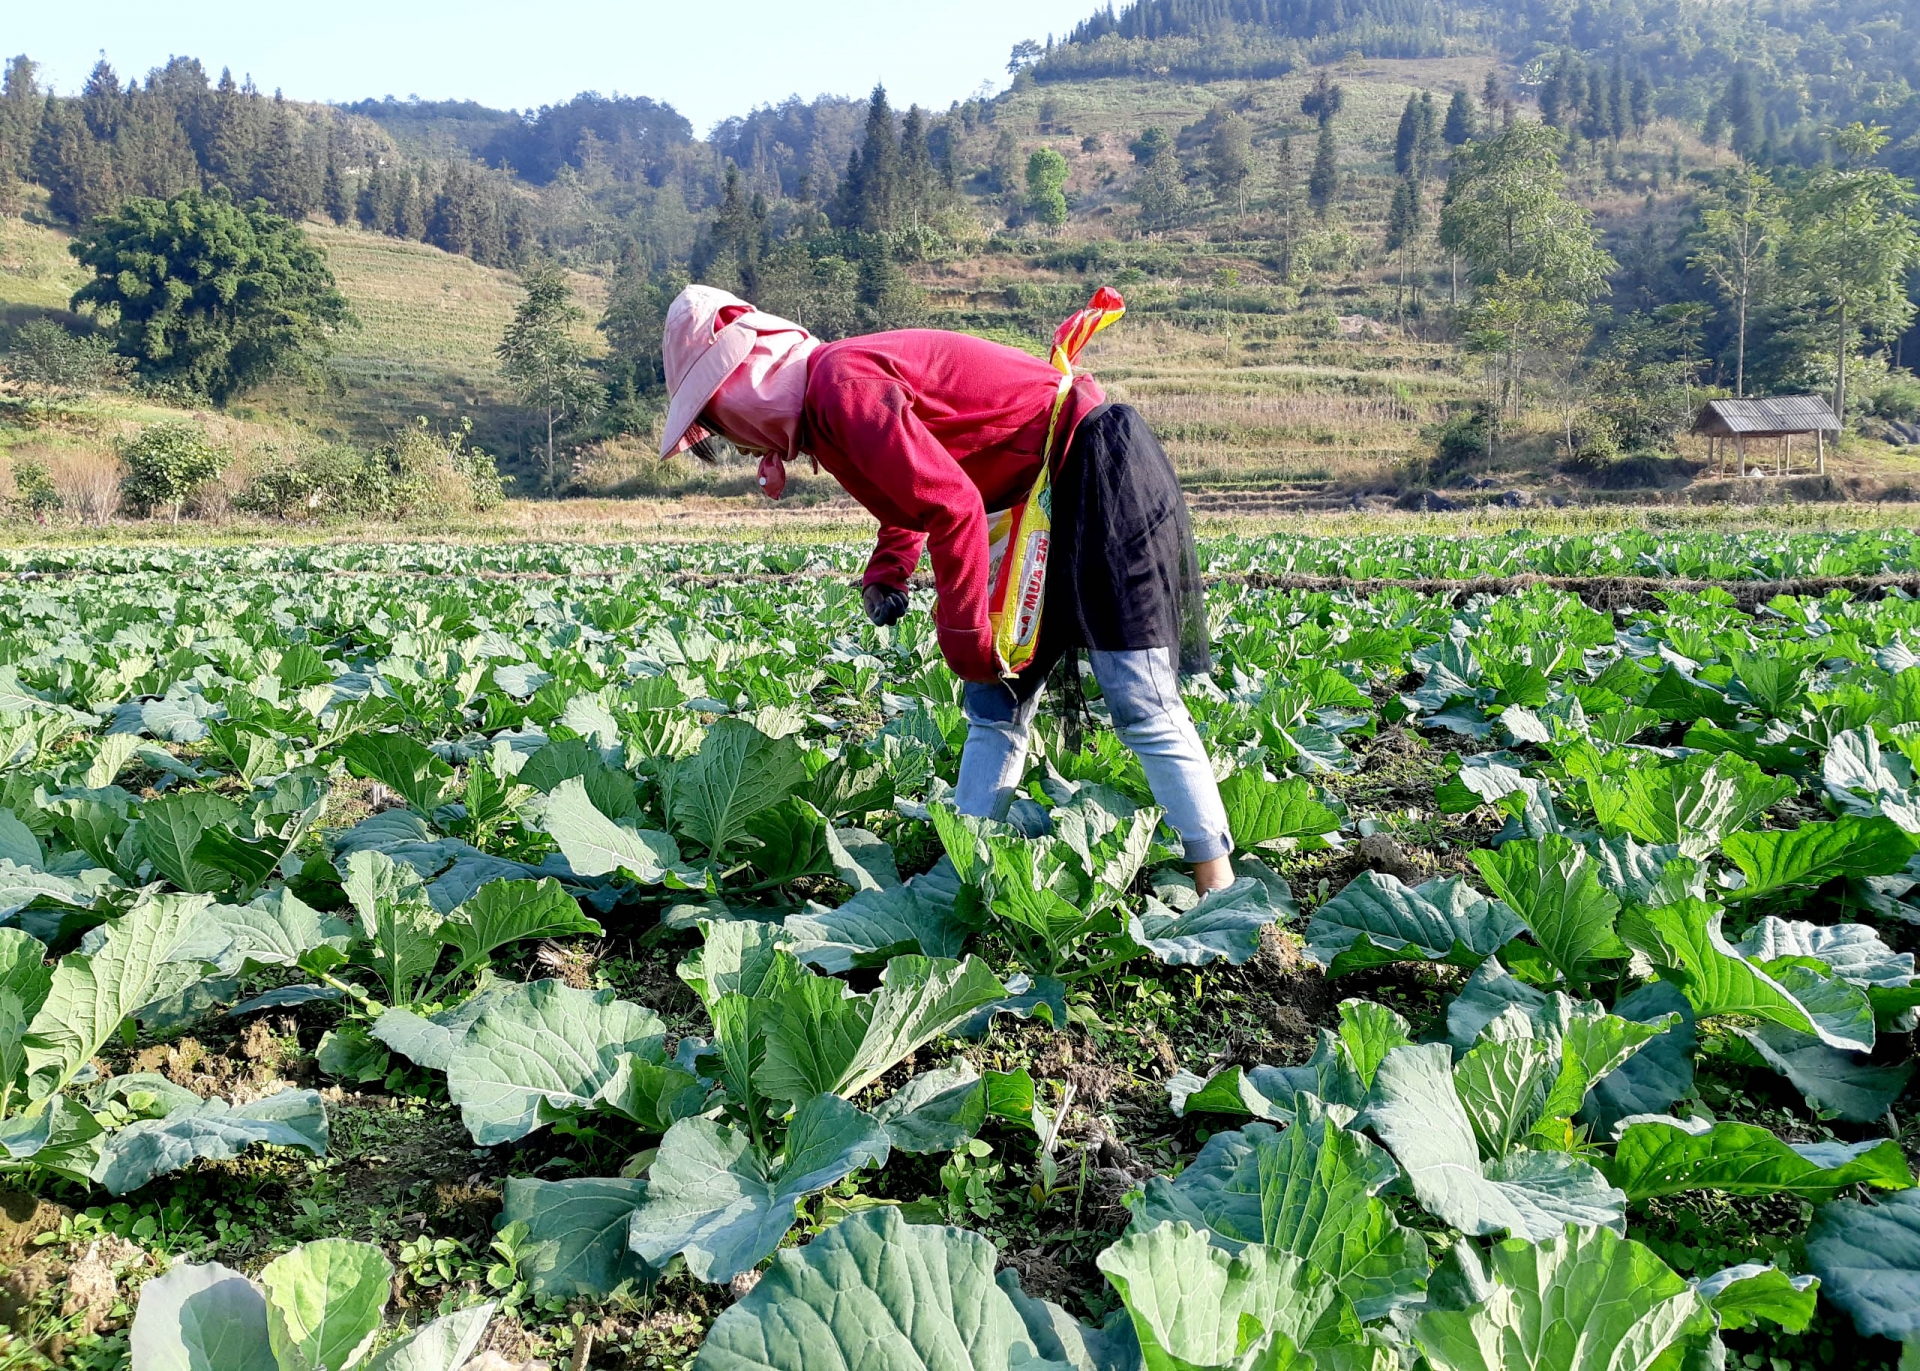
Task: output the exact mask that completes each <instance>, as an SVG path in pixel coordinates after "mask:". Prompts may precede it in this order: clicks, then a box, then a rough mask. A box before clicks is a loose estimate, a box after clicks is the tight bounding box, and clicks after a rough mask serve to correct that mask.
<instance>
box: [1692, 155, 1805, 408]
mask: <svg viewBox="0 0 1920 1371" xmlns="http://www.w3.org/2000/svg"><path fill="white" fill-rule="evenodd" d="M1785 231H1786V222H1785V220H1784V218H1783V217H1782V214H1781V203H1780V192H1779V189H1778V188H1777V187H1776V186H1775V185H1774V184H1773V179H1772V178H1771V177H1769V176H1768V175H1767V173H1766V172H1764V171H1760V170H1758V169H1757V168H1754V167H1749V166H1744V165H1743V166H1739V167H1735V168H1732V169H1731V170H1729V171H1728V172H1727V173H1726V174H1725V175H1723V176H1722V177H1721V179H1720V183H1719V184H1718V185H1717V186H1715V187H1714V188H1713V190H1712V191H1711V192H1710V194H1709V195H1708V196H1707V198H1706V199H1705V200H1704V202H1703V204H1702V207H1701V211H1700V224H1699V227H1698V228H1697V229H1696V230H1695V231H1694V242H1695V244H1696V246H1695V249H1694V252H1693V255H1692V256H1691V257H1689V258H1688V259H1687V263H1688V265H1689V266H1691V267H1693V269H1694V270H1696V271H1698V272H1699V273H1700V274H1701V275H1703V276H1705V277H1706V278H1707V279H1708V280H1709V281H1711V282H1713V286H1714V289H1715V290H1717V291H1719V292H1720V298H1721V299H1722V300H1724V301H1726V304H1727V308H1728V309H1730V310H1732V311H1733V328H1734V354H1733V356H1734V361H1733V393H1734V394H1735V395H1736V396H1744V395H1745V394H1746V393H1747V317H1748V315H1749V313H1750V312H1751V311H1752V309H1753V307H1754V305H1755V304H1757V303H1758V302H1759V297H1760V294H1761V292H1762V291H1763V290H1764V289H1765V288H1766V285H1767V283H1768V282H1769V280H1770V279H1771V277H1772V274H1773V267H1774V263H1775V260H1776V258H1777V256H1778V253H1779V248H1780V239H1781V236H1782V234H1783V233H1784V232H1785Z"/></svg>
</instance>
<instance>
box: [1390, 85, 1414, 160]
mask: <svg viewBox="0 0 1920 1371" xmlns="http://www.w3.org/2000/svg"><path fill="white" fill-rule="evenodd" d="M1419 146H1420V97H1419V96H1417V95H1412V94H1409V95H1408V96H1407V107H1406V108H1405V109H1403V110H1401V111H1400V127H1399V128H1397V129H1395V130H1394V134H1393V169H1394V170H1395V171H1397V172H1399V173H1400V174H1401V175H1402V176H1409V175H1411V174H1412V173H1413V165H1414V163H1413V158H1414V153H1415V152H1416V151H1417V150H1418V149H1419Z"/></svg>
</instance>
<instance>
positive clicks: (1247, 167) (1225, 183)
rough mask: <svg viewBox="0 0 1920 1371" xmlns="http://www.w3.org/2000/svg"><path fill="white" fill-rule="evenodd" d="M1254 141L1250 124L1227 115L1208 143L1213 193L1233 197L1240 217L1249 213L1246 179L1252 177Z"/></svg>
mask: <svg viewBox="0 0 1920 1371" xmlns="http://www.w3.org/2000/svg"><path fill="white" fill-rule="evenodd" d="M1252 148H1253V138H1252V134H1251V133H1250V131H1249V130H1248V128H1247V121H1246V120H1245V119H1242V118H1241V117H1240V116H1239V115H1237V114H1232V113H1228V114H1226V115H1224V116H1223V117H1222V118H1221V119H1220V121H1219V122H1218V123H1217V124H1215V125H1214V129H1213V136H1212V137H1211V138H1209V139H1208V140H1207V176H1208V179H1210V180H1211V181H1212V182H1213V188H1214V192H1215V193H1216V194H1218V195H1221V196H1223V197H1224V196H1231V197H1232V198H1233V202H1234V206H1235V209H1236V211H1237V212H1238V213H1240V214H1245V213H1246V212H1247V178H1248V177H1249V176H1251V175H1252V174H1253V153H1252Z"/></svg>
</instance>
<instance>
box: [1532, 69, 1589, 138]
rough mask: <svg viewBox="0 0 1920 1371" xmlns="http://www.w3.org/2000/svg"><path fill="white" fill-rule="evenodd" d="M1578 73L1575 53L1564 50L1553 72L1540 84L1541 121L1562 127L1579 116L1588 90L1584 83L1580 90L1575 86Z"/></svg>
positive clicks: (1555, 126)
mask: <svg viewBox="0 0 1920 1371" xmlns="http://www.w3.org/2000/svg"><path fill="white" fill-rule="evenodd" d="M1578 75H1579V69H1578V68H1577V67H1575V66H1574V63H1573V54H1572V53H1571V52H1562V53H1561V54H1560V61H1559V62H1558V63H1557V64H1556V65H1555V66H1554V69H1553V74H1552V75H1551V76H1549V77H1548V78H1547V79H1546V80H1545V81H1544V82H1542V83H1541V86H1540V122H1541V123H1543V124H1549V125H1551V126H1553V127H1554V128H1562V127H1564V126H1565V125H1567V124H1568V123H1570V122H1571V121H1572V120H1573V119H1575V118H1577V117H1578V114H1579V109H1580V101H1581V98H1582V96H1583V94H1584V92H1585V91H1586V86H1585V84H1584V83H1583V84H1582V85H1581V87H1580V89H1579V90H1575V89H1574V88H1573V85H1574V81H1575V80H1576V79H1577V77H1578Z"/></svg>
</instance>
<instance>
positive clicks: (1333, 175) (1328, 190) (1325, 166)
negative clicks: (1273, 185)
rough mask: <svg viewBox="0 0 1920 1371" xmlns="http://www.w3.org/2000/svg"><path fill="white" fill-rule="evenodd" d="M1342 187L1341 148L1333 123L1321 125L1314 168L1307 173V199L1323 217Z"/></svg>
mask: <svg viewBox="0 0 1920 1371" xmlns="http://www.w3.org/2000/svg"><path fill="white" fill-rule="evenodd" d="M1339 189H1340V150H1339V148H1338V147H1337V146H1336V145H1335V144H1334V141H1333V123H1332V121H1331V120H1329V121H1328V122H1327V123H1324V124H1322V125H1321V126H1320V139H1319V141H1318V142H1317V143H1316V144H1315V145H1314V149H1313V170H1312V171H1310V172H1308V173H1307V201H1308V203H1310V204H1311V205H1312V206H1313V208H1314V210H1315V212H1317V213H1318V214H1319V215H1320V216H1321V217H1322V218H1324V217H1325V216H1326V213H1327V207H1328V206H1329V205H1331V204H1332V203H1333V195H1334V192H1335V191H1337V190H1339Z"/></svg>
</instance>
